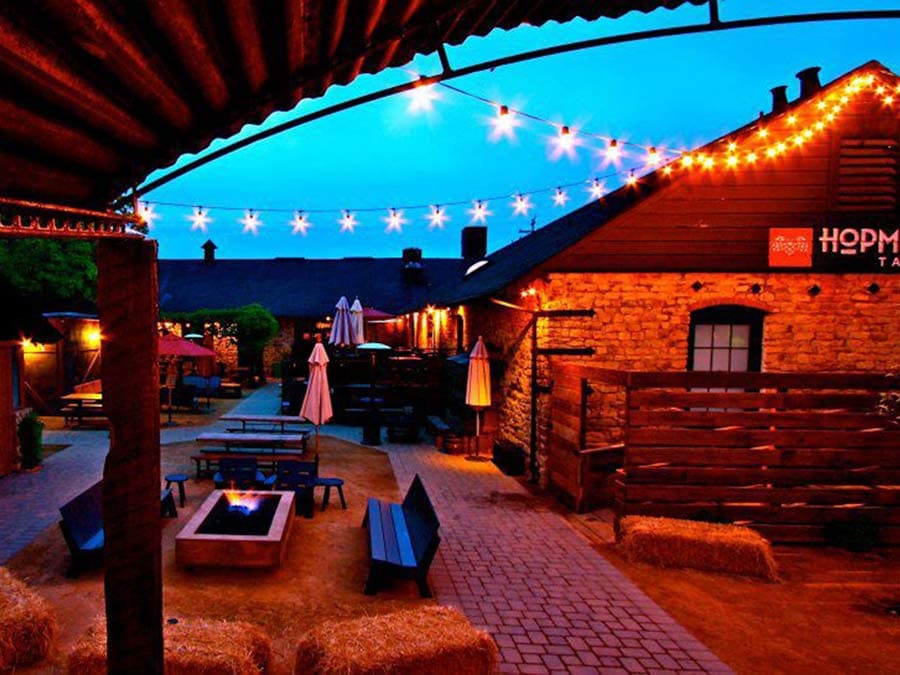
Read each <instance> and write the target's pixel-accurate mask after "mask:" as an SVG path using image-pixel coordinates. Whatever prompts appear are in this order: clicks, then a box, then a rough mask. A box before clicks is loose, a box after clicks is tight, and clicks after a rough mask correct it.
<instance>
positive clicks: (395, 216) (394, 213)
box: [383, 209, 409, 232]
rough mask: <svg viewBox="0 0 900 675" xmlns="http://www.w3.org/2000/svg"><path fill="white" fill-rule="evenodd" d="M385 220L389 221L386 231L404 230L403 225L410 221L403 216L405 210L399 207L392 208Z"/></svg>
mask: <svg viewBox="0 0 900 675" xmlns="http://www.w3.org/2000/svg"><path fill="white" fill-rule="evenodd" d="M383 220H384V222H386V223H387V227H386V228H384V231H385V232H402V231H403V225H404V224H405V223H407V222H409V221H408V220H407V219H406V218H404V217H403V211H402V210H398V209H391V210H390V213H389V214H388V216H387V218H384V219H383Z"/></svg>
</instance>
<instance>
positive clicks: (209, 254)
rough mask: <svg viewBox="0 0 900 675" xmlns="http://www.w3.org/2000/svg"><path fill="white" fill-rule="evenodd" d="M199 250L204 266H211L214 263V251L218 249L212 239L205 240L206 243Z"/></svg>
mask: <svg viewBox="0 0 900 675" xmlns="http://www.w3.org/2000/svg"><path fill="white" fill-rule="evenodd" d="M200 248H202V249H203V262H204V263H205V264H207V265H212V264H213V263H214V262H216V249H217V248H219V247H218V246H216V245H215V244H214V243H213V241H212V239H207V240H206V243H205V244H203V246H201V247H200Z"/></svg>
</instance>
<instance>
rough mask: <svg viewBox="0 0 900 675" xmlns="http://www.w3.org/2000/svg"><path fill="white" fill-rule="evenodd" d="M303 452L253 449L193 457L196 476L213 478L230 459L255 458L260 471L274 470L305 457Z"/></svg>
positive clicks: (205, 453) (214, 451)
mask: <svg viewBox="0 0 900 675" xmlns="http://www.w3.org/2000/svg"><path fill="white" fill-rule="evenodd" d="M303 455H304V453H303V451H302V450H279V451H278V452H258V451H255V450H252V449H246V448H245V449H240V448H238V449H235V450H203V451H201V453H200V454H199V455H191V459H192V460H193V461H194V465H195V467H196V471H195V476H196V478H197V479H198V480H199V479H201V478H209V477H211V476H212V475H213V474H214V473H215V472H216V471H217V470H218V468H219V461H220V460H221V459H223V458H228V457H253V458H255V459H256V462H257V465H258V466H259V468H260V469H266V470H274V468H275V465H276V464H277V463H278V462H284V461H290V460H296V459H299V458H301V457H303Z"/></svg>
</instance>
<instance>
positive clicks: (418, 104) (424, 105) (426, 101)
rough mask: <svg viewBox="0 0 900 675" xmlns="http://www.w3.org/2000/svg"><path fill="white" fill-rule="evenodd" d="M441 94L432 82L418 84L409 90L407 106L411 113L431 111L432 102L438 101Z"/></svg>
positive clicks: (432, 107) (432, 108)
mask: <svg viewBox="0 0 900 675" xmlns="http://www.w3.org/2000/svg"><path fill="white" fill-rule="evenodd" d="M440 98H441V95H440V94H439V93H438V91H437V89H436V88H435V86H434V85H433V84H419V85H417V86H416V87H413V88H412V89H411V90H410V91H409V106H408V108H407V110H409V112H411V113H419V112H425V113H428V112H431V111H432V110H434V102H435V101H439V100H440Z"/></svg>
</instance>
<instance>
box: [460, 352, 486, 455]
mask: <svg viewBox="0 0 900 675" xmlns="http://www.w3.org/2000/svg"><path fill="white" fill-rule="evenodd" d="M466 405H470V406H472V407H473V408H475V458H474V459H481V457H480V456H479V450H480V448H479V442H478V438H479V436H480V435H481V410H482V408H487V407H489V406H490V405H491V365H490V359H489V356H488V351H487V347H485V346H484V341H483V340H482V339H481V336H480V335H479V336H478V342H476V343H475V348H474V349H473V350H472V353H471V354H469V376H468V379H467V380H466Z"/></svg>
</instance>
